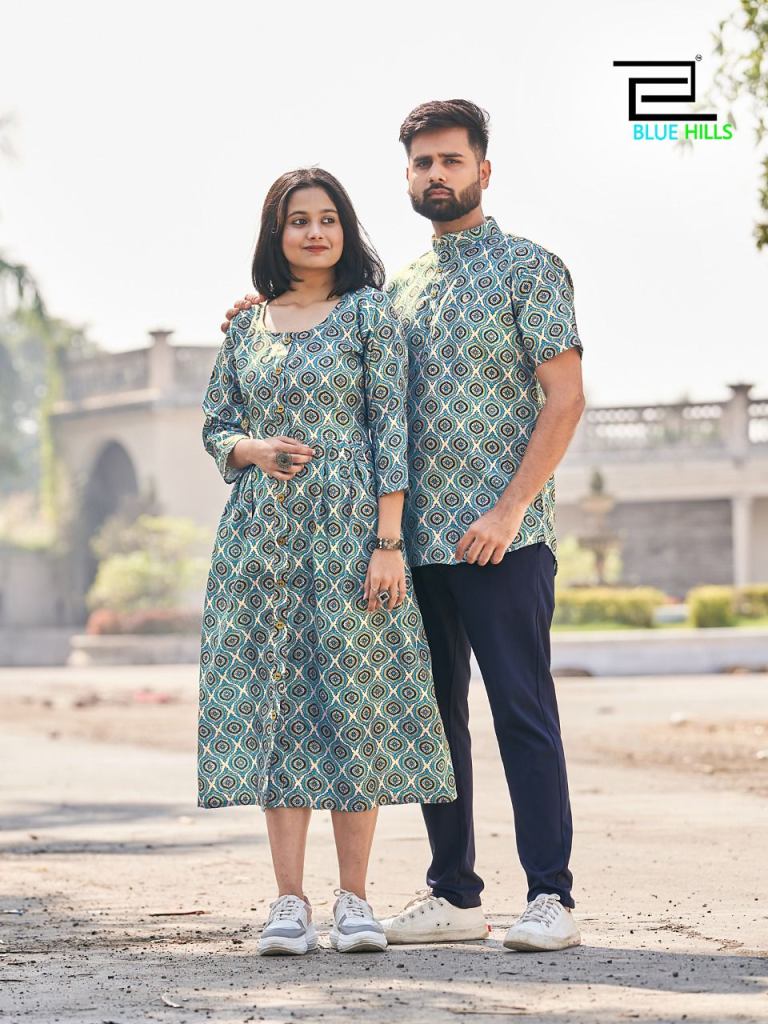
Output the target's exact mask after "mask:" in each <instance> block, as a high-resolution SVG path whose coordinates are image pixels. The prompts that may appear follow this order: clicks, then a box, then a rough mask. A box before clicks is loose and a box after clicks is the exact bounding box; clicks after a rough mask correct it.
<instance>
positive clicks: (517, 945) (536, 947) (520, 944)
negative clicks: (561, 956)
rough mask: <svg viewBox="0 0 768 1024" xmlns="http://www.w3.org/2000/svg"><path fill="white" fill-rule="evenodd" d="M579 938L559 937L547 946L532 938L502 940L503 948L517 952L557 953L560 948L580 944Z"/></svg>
mask: <svg viewBox="0 0 768 1024" xmlns="http://www.w3.org/2000/svg"><path fill="white" fill-rule="evenodd" d="M580 945H581V939H580V938H578V939H560V940H559V941H557V942H555V943H552V944H551V945H548V946H543V945H542V944H541V942H535V941H534V940H533V939H510V940H509V941H507V940H506V939H505V940H504V942H503V946H504V948H505V949H514V950H517V951H518V952H519V953H557V952H558V951H559V950H561V949H570V948H571V947H572V946H580Z"/></svg>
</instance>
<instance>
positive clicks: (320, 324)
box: [259, 292, 349, 338]
mask: <svg viewBox="0 0 768 1024" xmlns="http://www.w3.org/2000/svg"><path fill="white" fill-rule="evenodd" d="M348 295H349V292H344V294H343V295H342V296H341V298H340V299H339V301H338V302H337V303H336V305H335V306H333V307H332V308H331V309H330V310H329V311H328V313H327V315H326V316H324V317H323V319H322V320H319V321H318V322H317V323H316V324H313V325H312V326H311V327H305V328H304V330H302V331H270V329H269V328H268V327H267V325H266V323H265V317H266V313H267V306H268V305H269V303H268V302H262V304H261V314H260V316H259V326H260V327H261V329H262V331H264V333H265V334H269V335H271V336H272V337H273V338H281V337H283V336H284V335H286V334H295V335H301V334H312V332H313V331H316V330H318V328H320V327H323V326H324V325H325V324H326V323H327V321H328V320H330V319H331V317H332V316H333V315H334V313H335V312H336V311H337V310H338V309H339V307H340V306H341V305H342V303H343V302H344V301H345V300H346V298H347V296H348Z"/></svg>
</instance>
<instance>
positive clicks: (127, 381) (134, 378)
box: [64, 348, 150, 402]
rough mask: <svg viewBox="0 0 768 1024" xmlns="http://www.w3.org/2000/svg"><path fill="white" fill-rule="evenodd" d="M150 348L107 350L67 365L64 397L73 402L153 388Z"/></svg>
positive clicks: (65, 368)
mask: <svg viewBox="0 0 768 1024" xmlns="http://www.w3.org/2000/svg"><path fill="white" fill-rule="evenodd" d="M149 355H150V349H148V348H139V349H133V350H132V351H130V352H112V353H106V352H105V353H103V354H101V355H98V356H91V357H89V358H88V359H82V360H79V361H77V362H71V363H68V364H67V365H66V366H65V367H64V397H65V398H66V399H67V400H68V401H70V402H80V401H82V400H83V399H85V398H93V397H96V396H106V395H117V394H120V393H122V392H126V391H141V390H142V389H144V388H146V387H149Z"/></svg>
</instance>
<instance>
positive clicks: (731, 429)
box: [723, 384, 754, 459]
mask: <svg viewBox="0 0 768 1024" xmlns="http://www.w3.org/2000/svg"><path fill="white" fill-rule="evenodd" d="M728 387H729V388H730V390H731V398H730V401H729V402H728V404H727V405H726V406H725V409H724V413H725V415H724V422H723V439H724V441H725V445H726V448H727V449H728V451H729V452H730V453H731V455H732V456H733V457H734V458H735V459H744V458H746V456H747V454H748V452H749V401H750V399H749V392H750V391H751V390H752V388H753V387H754V384H729V385H728Z"/></svg>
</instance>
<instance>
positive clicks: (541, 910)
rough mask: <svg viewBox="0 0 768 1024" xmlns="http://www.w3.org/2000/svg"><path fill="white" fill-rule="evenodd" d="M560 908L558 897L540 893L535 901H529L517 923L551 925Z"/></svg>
mask: <svg viewBox="0 0 768 1024" xmlns="http://www.w3.org/2000/svg"><path fill="white" fill-rule="evenodd" d="M561 906H562V904H561V903H560V897H559V896H558V895H557V894H556V893H541V894H540V895H539V896H537V897H536V899H535V900H531V902H530V903H529V904H528V906H527V907H526V908H525V910H524V911H523V912H522V914H521V915H520V920H519V922H518V923H519V924H524V923H526V922H528V921H537V922H538V921H540V922H542V923H543V924H551V923H552V921H554V920H555V918H556V917H557V915H558V913H559V911H560V907H561Z"/></svg>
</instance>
